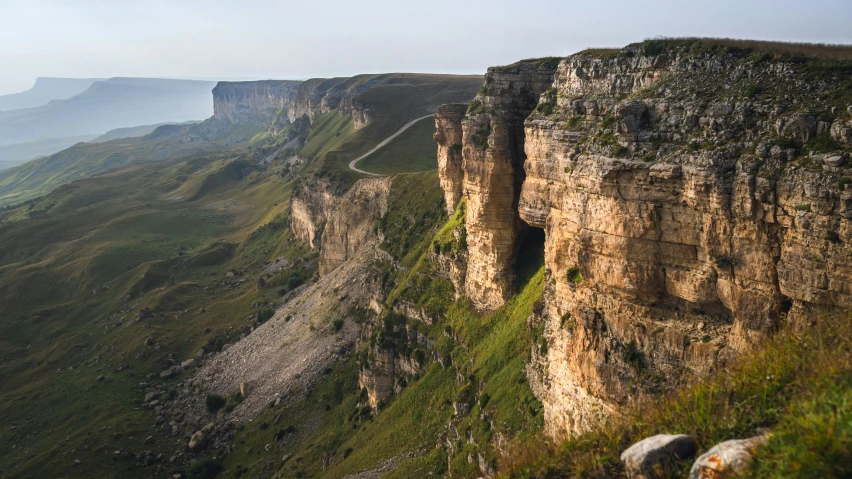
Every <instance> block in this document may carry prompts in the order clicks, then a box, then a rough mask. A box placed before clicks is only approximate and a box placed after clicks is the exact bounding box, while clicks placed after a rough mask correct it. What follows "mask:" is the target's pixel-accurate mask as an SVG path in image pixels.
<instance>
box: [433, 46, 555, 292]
mask: <svg viewBox="0 0 852 479" xmlns="http://www.w3.org/2000/svg"><path fill="white" fill-rule="evenodd" d="M555 70H556V62H553V61H542V62H537V61H533V62H520V63H518V64H515V65H511V66H508V67H500V68H490V69H489V70H488V73H487V74H486V75H485V86H484V87H483V88H482V90H480V92H479V94H478V95H477V96H476V98H475V99H474V100H473V102H472V103H471V105H470V107H469V109H468V111H467V115H466V116H465V118H464V120H463V121H462V132H463V139H462V158H463V162H462V170H463V180H462V185H463V186H462V189H463V192H464V195H465V197H466V198H467V212H466V218H465V222H466V227H467V244H468V255H469V261H468V270H467V275H466V280H465V281H466V285H465V289H466V293H467V295H468V296H470V298H471V299H472V300H473V301H474V303H475V304H476V305H477V306H479V307H482V308H495V307H497V306H500V305H501V304H502V303H503V302H504V301H505V300H506V299H507V298H508V297H509V296H510V294H511V290H512V281H513V278H514V275H513V273H512V266H513V259H514V256H515V254H516V253H517V248H518V238H519V234H520V233H521V231H522V230H523V228H524V226H525V225H524V223H522V222H521V219H520V217H519V216H518V197H519V196H520V193H521V184H522V183H523V180H524V172H523V164H524V158H525V153H524V127H523V124H524V119H525V118H526V117H527V116H528V115H529V114H530V112H531V111H532V110H533V109H534V108H535V107H536V104H537V103H538V96H539V95H540V94H541V93H543V92H544V91H545V90H546V89H547V88H548V87H550V85H551V84H552V82H553V74H554V72H555ZM448 208H449V205H448Z"/></svg>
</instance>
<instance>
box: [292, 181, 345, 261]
mask: <svg viewBox="0 0 852 479" xmlns="http://www.w3.org/2000/svg"><path fill="white" fill-rule="evenodd" d="M336 202H337V197H335V195H334V194H333V193H332V192H331V190H330V187H329V186H328V184H327V183H325V182H321V181H312V182H311V183H310V184H309V185H303V187H302V188H300V190H299V191H298V194H297V195H293V197H292V199H291V201H290V230H291V231H292V232H293V236H294V237H295V238H296V239H298V240H301V241H304V242H305V243H307V244H308V246H309V247H310V248H311V249H314V250H318V249H320V245H321V239H322V233H323V228H324V227H325V222H326V218H328V213H329V212H330V211H331V209H332V207H333V205H334V204H336Z"/></svg>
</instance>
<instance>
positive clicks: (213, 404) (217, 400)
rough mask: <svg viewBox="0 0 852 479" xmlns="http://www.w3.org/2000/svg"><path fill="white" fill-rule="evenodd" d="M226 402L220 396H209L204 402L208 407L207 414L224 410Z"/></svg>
mask: <svg viewBox="0 0 852 479" xmlns="http://www.w3.org/2000/svg"><path fill="white" fill-rule="evenodd" d="M225 402H226V401H225V398H223V397H222V396H220V395H218V394H208V395H207V398H206V399H205V400H204V405H205V406H207V412H209V413H210V414H213V413H215V412H216V411H218V410H220V409H222V407H223V406H225Z"/></svg>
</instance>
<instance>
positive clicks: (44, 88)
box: [0, 78, 99, 111]
mask: <svg viewBox="0 0 852 479" xmlns="http://www.w3.org/2000/svg"><path fill="white" fill-rule="evenodd" d="M98 80H99V79H97V78H37V79H36V81H35V85H33V87H32V88H30V89H29V90H27V91H23V92H20V93H11V94H9V95H2V96H0V111H6V110H20V109H22V108H35V107H38V106H42V105H46V104H47V103H48V102H50V101H53V100H65V99H67V98H71V97H72V96H74V95H76V94H78V93H82V92H83V91H85V90H86V89H87V88H89V87H90V86H92V83H94V82H96V81H98Z"/></svg>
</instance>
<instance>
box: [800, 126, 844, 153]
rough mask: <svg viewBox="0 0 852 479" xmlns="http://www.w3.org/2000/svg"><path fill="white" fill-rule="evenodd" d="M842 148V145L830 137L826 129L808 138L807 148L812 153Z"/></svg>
mask: <svg viewBox="0 0 852 479" xmlns="http://www.w3.org/2000/svg"><path fill="white" fill-rule="evenodd" d="M842 148H843V145H841V144H840V143H838V142H837V140H835V139H834V138H832V136H831V133H830V132H828V131H825V132H823V133H822V134H821V135H817V136H815V137H813V138H811V139H810V140H808V149H809V150H811V151H813V152H814V153H829V152H832V151H837V150H840V149H842Z"/></svg>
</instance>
